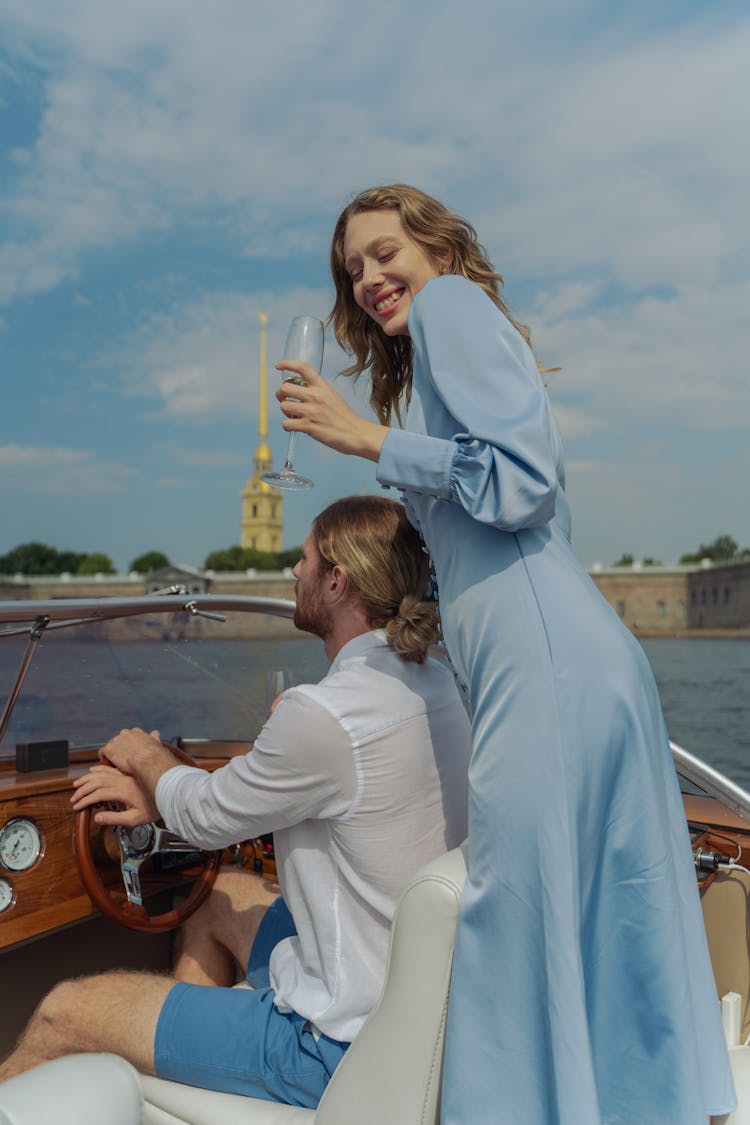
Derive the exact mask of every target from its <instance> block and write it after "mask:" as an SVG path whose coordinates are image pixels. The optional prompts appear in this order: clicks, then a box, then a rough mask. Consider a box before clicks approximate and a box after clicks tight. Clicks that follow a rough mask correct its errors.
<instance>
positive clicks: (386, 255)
mask: <svg viewBox="0 0 750 1125" xmlns="http://www.w3.org/2000/svg"><path fill="white" fill-rule="evenodd" d="M395 253H396V251H395V250H384V251H383V252H382V253H381V254H378V261H379V262H390V260H391V258H392V257H393V255H394V254H395Z"/></svg>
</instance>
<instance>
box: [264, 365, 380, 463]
mask: <svg viewBox="0 0 750 1125" xmlns="http://www.w3.org/2000/svg"><path fill="white" fill-rule="evenodd" d="M276 367H277V369H278V370H279V371H289V372H291V373H292V374H294V375H299V376H300V377H301V378H302V379H304V381H305V386H299V385H297V384H295V383H290V382H288V381H287V380H285V381H284V382H282V383H281V385H280V386H279V387H278V388H277V390H276V398H277V399H278V400H279V402H280V403H281V409H282V411H283V413H284V414H285V415H286V421H285V422H284V429H285V430H287V431H288V432H289V433H302V434H308V435H309V436H310V437H312V438H315V440H316V441H319V442H321V444H322V445H327V446H328V447H329V449H335V450H336V451H337V452H338V453H348V454H353V455H355V456H357V457H364V458H366V459H367V460H370V461H377V459H378V457H379V456H380V447H381V445H382V444H383V440H384V438H385V435H386V434H387V433H388V427H387V426H380V425H378V423H377V422H370V421H368V420H367V419H366V418H362V417H360V415H359V414H357V412H356V411H355V410H352V408H351V407H350V406H349V404H348V403H347V402H346V401H345V400H344V399H343V398H342V396H341V395H340V394H339V393H338V391H336V390H334V388H333V387H332V386H331V384H330V383H327V382H326V380H325V379H324V378H323V377H322V376H321V375H319V374H318V372H317V371H315V370H314V369H313V368H312V367H310V366H309V364H306V363H300V362H296V361H294V360H286V359H284V360H281V361H280V362H279V363H277V364H276Z"/></svg>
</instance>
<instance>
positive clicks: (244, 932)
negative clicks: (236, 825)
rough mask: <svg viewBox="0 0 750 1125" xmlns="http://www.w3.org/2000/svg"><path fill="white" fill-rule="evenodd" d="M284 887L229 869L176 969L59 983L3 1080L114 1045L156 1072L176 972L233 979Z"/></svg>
mask: <svg viewBox="0 0 750 1125" xmlns="http://www.w3.org/2000/svg"><path fill="white" fill-rule="evenodd" d="M278 895H279V888H278V887H277V886H276V885H275V884H273V883H270V882H269V881H268V880H266V879H263V878H262V876H259V875H255V874H254V873H252V872H249V871H243V870H236V869H234V868H225V869H223V870H222V871H221V872H220V873H219V875H218V877H217V879H216V883H215V885H214V889H213V891H212V892H211V894H210V895H209V897H208V899H207V900H206V902H205V903H203V905H202V906H201V907H200V908H199V909H198V910H197V911H196V912H195V914H193V915H192V917H191V918H189V919H188V921H187V922H186V923H185V926H184V927H183V936H182V942H181V944H182V949H181V952H180V954H179V956H178V958H177V962H176V964H175V968H174V976H160V975H159V974H155V973H139V972H124V971H118V970H115V971H114V972H109V973H100V974H97V975H95V976H90V977H80V978H78V979H76V980H70V981H63V982H62V983H60V984H58V985H56V986H55V987H54V988H53V989H52V990H51V992H49V993H48V994H47V996H45V997H44V999H43V1000H42V1001H41V1003H40V1005H39V1007H38V1008H37V1010H36V1012H35V1013H34V1015H33V1016H32V1017H31V1020H30V1021H29V1023H28V1025H27V1027H26V1030H25V1031H24V1032H23V1034H22V1035H21V1038H20V1039H19V1041H18V1044H17V1045H16V1048H15V1050H14V1051H13V1053H12V1054H11V1055H9V1056H8V1058H7V1059H6V1060H5V1062H4V1063H2V1064H0V1081H2V1082H4V1081H5V1080H6V1079H7V1078H12V1077H13V1076H14V1075H16V1074H21V1073H22V1072H23V1071H25V1070H29V1069H30V1068H31V1067H33V1066H37V1065H38V1064H39V1063H42V1062H47V1061H48V1060H49V1059H55V1058H59V1057H60V1056H62V1055H71V1054H77V1053H79V1052H81V1051H111V1052H113V1053H114V1054H117V1055H122V1056H123V1057H124V1058H126V1059H127V1060H128V1061H129V1062H131V1063H132V1064H133V1065H134V1066H135V1067H137V1068H138V1069H139V1070H142V1071H144V1072H145V1073H148V1074H153V1073H154V1034H155V1032H156V1024H157V1021H158V1019H159V1013H160V1012H161V1008H162V1005H163V1003H164V1000H165V998H166V995H167V993H168V992H169V990H170V988H171V987H172V985H173V984H174V982H175V980H182V981H186V982H188V983H190V984H208V985H210V984H215V985H224V986H226V985H232V984H234V983H235V980H236V977H237V968H238V967H239V968H240V969H241V970H242V971H243V972H244V970H245V968H246V966H247V961H248V958H249V956H250V949H251V947H252V944H253V941H254V939H255V935H256V933H257V931H258V926H259V925H260V923H261V920H262V918H263V915H264V914H265V912H266V910H267V909H268V907H269V906H270V905H271V904H272V903H273V902H275V901H276V899H277V898H278Z"/></svg>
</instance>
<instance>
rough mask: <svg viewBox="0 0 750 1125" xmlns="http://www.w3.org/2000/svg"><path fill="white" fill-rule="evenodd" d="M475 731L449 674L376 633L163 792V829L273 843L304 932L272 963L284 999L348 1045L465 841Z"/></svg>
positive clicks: (214, 844) (204, 841) (209, 843)
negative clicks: (442, 869)
mask: <svg viewBox="0 0 750 1125" xmlns="http://www.w3.org/2000/svg"><path fill="white" fill-rule="evenodd" d="M469 749H470V732H469V720H468V718H467V715H466V712H465V710H464V708H463V706H462V704H461V701H460V698H459V695H458V691H457V689H456V687H455V684H454V682H453V677H452V675H451V673H450V672H449V671H448V670H447V669H445V668H444V667H443V666H442V665H440V664H439V663H438V662H437V661H434V660H429V661H428V662H427V663H426V664H423V665H419V664H414V663H408V662H406V661H404V660H403V659H402V658H401V657H400V656H398V654H397V653H396V652H395V651H394V649H393V648H392V646H391V645H390V644H389V643H388V641H387V639H386V636H385V633H384V632H383V631H381V630H374V631H372V632H368V633H364V634H362V635H361V636H359V637H355V638H354V640H352V641H350V642H349V643H348V644H346V645H344V647H343V648H342V649H341V651H340V652H339V653H338V655H337V657H336V659H335V660H334V662H333V664H332V666H331V669H330V671H329V672H328V675H327V676H326V677H325V678H324V679H323V680H322V681H321V682H320V683H319V684H308V685H304V686H301V687H296V688H291V689H289V690H288V691H287V692H286V693H285V695H284V697H283V700H282V701H281V702H280V704H279V705H278V706H277V708H276V710H275V711H274V713H273V715H272V716H271V717H270V719H269V720H268V722H267V723H266V725H265V726H264V727H263V730H262V731H261V732H260V734H259V735H258V738H257V739H256V742H255V746H254V749H253V751H252V753H250V754H246V755H244V756H243V757H240V758H234V759H232V761H230V762H229V764H228V765H226V766H225V767H223V768H222V769H220V770H217V771H216V772H215V773H212V774H209V773H204V772H202V771H197V770H194V769H191V768H190V767H187V766H177V767H175V768H174V769H172V770H169V771H168V772H167V773H166V774H164V775H163V776H162V777H161V778H160V780H159V784H158V786H157V790H156V802H157V805H158V807H159V811H160V813H161V814H162V816H163V818H164V820H165V822H166V823H167V825H168V826H169V827H170V828H171V829H173V830H174V831H176V832H179V833H180V835H182V836H184V837H185V839H187V840H189V841H190V842H191V843H194V844H196V845H197V846H200V847H203V848H218V847H223V846H226V845H228V844H232V843H235V842H237V841H238V840H245V839H248V838H251V837H253V836H258V835H261V834H262V833H265V832H271V831H273V833H274V846H275V852H276V863H277V868H278V873H279V882H280V885H281V889H282V892H283V894H284V898H285V900H286V902H287V905H288V906H289V909H290V911H291V913H292V916H293V918H294V921H295V925H296V927H297V936H296V937H292V938H287V939H286V940H285V941H282V942H280V943H279V945H277V946H276V948H275V949H274V951H273V954H272V956H271V962H270V970H271V984H272V986H273V988H274V990H275V993H276V997H275V1002H276V1004H277V1005H278V1007H279V1008H280V1009H281V1010H282V1011H289V1010H291V1011H295V1012H298V1013H299V1014H300V1015H303V1016H305V1018H307V1019H309V1020H310V1021H311V1022H312V1023H313V1024H314V1025H315V1026H316V1027H318V1028H319V1029H320V1030H321V1031H323V1032H324V1033H325V1034H326V1035H330V1036H331V1037H332V1038H334V1039H341V1040H344V1041H350V1040H351V1039H353V1038H354V1036H355V1035H356V1034H357V1032H358V1031H359V1030H360V1028H361V1026H362V1024H363V1023H364V1021H365V1019H366V1018H367V1016H368V1015H369V1013H370V1011H371V1010H372V1008H373V1007H374V1006H375V1004H376V1002H377V1000H378V997H379V995H380V990H381V988H382V984H383V979H384V975H385V964H386V957H387V952H388V939H389V933H390V925H391V921H392V918H393V914H394V911H395V908H396V903H397V901H398V898H399V896H400V894H401V892H402V890H403V889H404V887H405V886H406V884H407V883H408V882H409V880H410V879H411V878H412V877H413V876H414V875H415V874H416V872H417V871H418V870H419V869H420V868H421V867H422V866H423V865H424V864H425V863H427V862H428V861H429V860H431V859H433V858H434V857H435V856H437V855H440V854H442V853H443V852H445V851H447V850H448V849H450V848H453V847H455V846H457V845H458V844H459V843H460V842H461V841H462V840H463V839H464V837H465V835H466V820H467V767H468V759H469Z"/></svg>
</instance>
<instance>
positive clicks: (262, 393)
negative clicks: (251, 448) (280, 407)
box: [258, 312, 268, 439]
mask: <svg viewBox="0 0 750 1125" xmlns="http://www.w3.org/2000/svg"><path fill="white" fill-rule="evenodd" d="M258 320H259V321H260V390H259V392H258V437H259V438H261V439H262V438H265V437H268V390H267V382H268V375H267V372H266V325H267V324H268V317H267V316H266V314H265V313H264V312H262V313H258Z"/></svg>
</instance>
